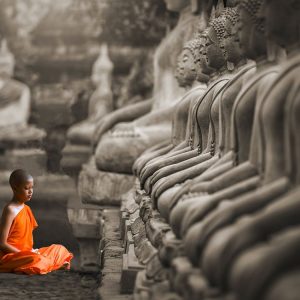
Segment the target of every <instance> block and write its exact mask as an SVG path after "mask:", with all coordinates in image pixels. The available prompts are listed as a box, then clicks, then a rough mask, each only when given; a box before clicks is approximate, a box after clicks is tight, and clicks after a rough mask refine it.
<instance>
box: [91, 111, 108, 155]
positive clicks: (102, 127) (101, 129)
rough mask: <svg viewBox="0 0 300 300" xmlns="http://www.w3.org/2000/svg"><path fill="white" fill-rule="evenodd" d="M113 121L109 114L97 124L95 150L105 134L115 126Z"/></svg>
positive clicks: (93, 142)
mask: <svg viewBox="0 0 300 300" xmlns="http://www.w3.org/2000/svg"><path fill="white" fill-rule="evenodd" d="M112 121H113V120H112V117H111V114H108V115H106V116H104V117H103V118H101V119H100V120H98V121H97V122H96V128H95V132H94V135H93V139H92V144H93V149H95V148H96V146H97V144H98V142H99V141H100V139H101V137H102V136H103V134H104V133H105V132H107V131H108V130H109V129H110V128H111V127H112V126H113V122H112Z"/></svg>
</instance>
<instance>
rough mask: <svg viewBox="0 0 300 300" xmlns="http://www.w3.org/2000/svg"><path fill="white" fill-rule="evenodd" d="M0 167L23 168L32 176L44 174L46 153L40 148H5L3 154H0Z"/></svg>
mask: <svg viewBox="0 0 300 300" xmlns="http://www.w3.org/2000/svg"><path fill="white" fill-rule="evenodd" d="M0 169H1V170H14V169H25V170H27V171H28V172H30V173H31V174H32V176H40V175H45V174H46V173H47V155H46V152H45V151H43V150H40V149H13V150H7V151H5V153H4V155H0Z"/></svg>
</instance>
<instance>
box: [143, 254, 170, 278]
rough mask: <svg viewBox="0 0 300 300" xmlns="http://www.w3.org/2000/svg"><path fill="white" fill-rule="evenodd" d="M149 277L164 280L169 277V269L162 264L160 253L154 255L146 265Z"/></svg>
mask: <svg viewBox="0 0 300 300" xmlns="http://www.w3.org/2000/svg"><path fill="white" fill-rule="evenodd" d="M146 275H147V278H149V279H153V280H154V281H162V280H164V279H166V277H167V270H166V269H165V268H164V267H163V266H162V264H161V262H160V259H159V257H158V255H154V256H153V257H152V259H151V260H150V261H149V262H148V263H147V266H146Z"/></svg>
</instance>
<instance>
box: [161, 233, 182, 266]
mask: <svg viewBox="0 0 300 300" xmlns="http://www.w3.org/2000/svg"><path fill="white" fill-rule="evenodd" d="M183 255H184V247H183V242H182V240H178V239H176V237H175V235H174V233H173V231H168V232H167V233H166V234H165V235H164V237H163V239H162V245H161V246H160V247H159V258H160V260H161V262H162V263H163V265H164V266H166V267H170V265H171V262H172V260H173V259H174V258H176V257H178V256H183Z"/></svg>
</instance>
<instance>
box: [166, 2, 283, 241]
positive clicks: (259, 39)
mask: <svg viewBox="0 0 300 300" xmlns="http://www.w3.org/2000/svg"><path fill="white" fill-rule="evenodd" d="M248 8H249V7H248ZM248 8H245V9H244V6H243V4H241V8H240V11H241V22H242V28H243V30H241V34H240V36H241V43H242V47H243V48H244V52H245V54H246V55H247V57H249V58H252V59H255V58H256V59H258V58H259V59H258V61H259V62H258V64H257V71H256V72H255V74H254V75H253V77H252V78H251V79H250V80H248V81H249V82H247V84H245V86H244V88H243V89H242V91H241V92H240V94H239V95H238V97H237V98H236V100H235V102H234V105H233V113H232V126H231V129H232V131H231V137H230V140H231V142H230V144H231V146H230V149H232V150H230V151H231V152H233V153H234V155H232V159H234V160H233V161H232V163H231V166H232V167H231V168H230V169H229V170H226V172H224V173H223V174H221V175H219V176H217V177H216V178H214V179H213V180H211V181H209V182H208V183H207V184H206V185H204V187H203V182H201V181H200V183H199V184H196V185H195V186H194V189H193V188H192V189H191V192H192V193H195V194H196V196H195V197H194V198H191V197H190V199H186V200H182V201H179V202H178V204H177V206H176V207H175V208H174V209H173V211H172V213H171V217H170V222H171V226H172V228H173V230H174V232H175V233H176V234H177V235H178V236H183V235H184V234H185V232H187V230H188V229H189V228H190V227H191V226H192V225H193V224H195V223H196V222H198V221H200V220H202V219H203V218H204V217H205V215H207V214H208V213H209V212H210V211H212V210H213V209H214V208H215V207H217V206H218V204H219V203H220V202H221V201H222V200H224V199H232V198H236V197H239V196H240V195H242V194H244V193H246V192H248V191H251V190H253V189H255V188H256V187H257V186H258V183H259V177H258V174H259V170H260V168H261V166H260V163H259V162H258V161H256V160H255V159H253V158H249V160H248V161H244V158H245V157H246V155H247V153H248V156H249V152H250V153H252V154H253V153H254V155H256V153H257V148H259V145H258V141H259V138H258V137H257V136H256V135H255V134H254V133H253V130H256V129H255V127H254V129H252V123H253V118H254V111H255V109H256V110H258V107H259V106H260V105H258V104H257V102H259V101H262V100H263V99H264V98H263V97H257V95H261V94H263V93H264V90H266V89H267V87H268V86H269V85H271V84H272V82H273V80H274V79H275V78H276V76H277V72H278V70H277V68H276V67H272V66H271V64H270V63H268V62H267V60H266V43H265V42H264V40H263V35H262V34H263V32H262V31H261V30H258V28H257V26H258V25H257V24H259V22H258V23H257V22H254V21H255V18H254V17H253V16H255V12H258V8H256V9H255V10H254V11H251V10H249V9H248ZM256 19H257V17H256ZM249 20H252V21H251V22H249ZM255 23H257V24H255ZM243 24H245V25H243ZM253 31H254V32H255V33H254V32H253ZM250 34H251V36H253V37H254V38H253V39H252V40H250V41H249V38H248V37H249V36H250ZM263 57H265V58H264V59H263ZM260 99H261V100H260ZM256 115H257V114H256ZM257 117H258V116H257ZM257 117H256V118H257ZM254 123H255V124H256V123H257V122H254ZM251 134H252V135H253V137H252V138H250V136H251ZM257 134H258V135H259V132H258V133H257ZM236 137H238V138H239V140H237V138H236ZM250 139H251V141H252V147H251V146H250V145H249V142H248V140H250ZM245 144H246V146H245ZM241 145H244V146H241ZM251 148H252V149H251ZM240 150H243V151H242V152H240ZM251 157H252V156H251ZM211 173H212V174H213V172H211ZM205 176H206V174H203V177H202V178H203V179H205ZM199 179H201V178H200V177H199ZM197 180H198V179H197ZM204 182H205V181H204ZM203 188H204V189H203ZM201 190H202V193H203V192H208V194H209V195H205V196H202V197H201V196H197V194H200V191H201ZM201 199H202V200H201ZM175 200H177V199H175ZM174 202H175V203H176V201H174ZM190 212H193V213H192V214H190ZM185 215H186V217H184V216H185ZM199 227H201V225H199ZM194 233H196V229H194ZM190 238H192V234H191V236H190Z"/></svg>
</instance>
